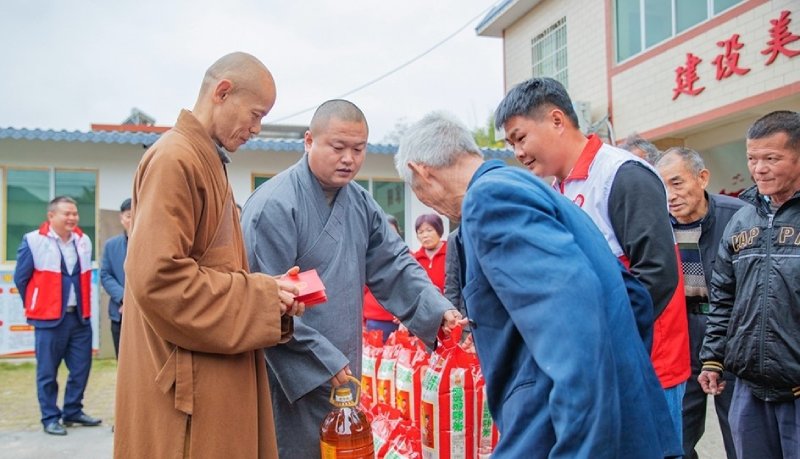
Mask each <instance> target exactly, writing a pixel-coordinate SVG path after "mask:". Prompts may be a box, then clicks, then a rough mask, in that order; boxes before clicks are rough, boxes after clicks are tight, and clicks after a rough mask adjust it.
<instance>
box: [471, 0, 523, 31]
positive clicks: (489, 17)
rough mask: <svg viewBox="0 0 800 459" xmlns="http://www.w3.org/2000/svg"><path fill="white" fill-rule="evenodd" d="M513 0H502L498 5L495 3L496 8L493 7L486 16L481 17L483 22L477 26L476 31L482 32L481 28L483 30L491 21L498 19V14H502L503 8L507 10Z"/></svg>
mask: <svg viewBox="0 0 800 459" xmlns="http://www.w3.org/2000/svg"><path fill="white" fill-rule="evenodd" d="M513 1H514V0H504V1H503V2H500V3H498V4H497V5H495V6H494V8H492V9H491V11H489V12H488V13H486V16H484V17H483V19H481V22H479V23H478V25H477V26H475V32H478V33H480V31H481V30H483V29H484V28H485V27H486V26H488V25H489V24H490V23H491V22H493V21H494V20H495V19H497V16H500V13H502V12H503V10H505V9H506V7H507V6H508V5H509V4H510V3H511V2H513Z"/></svg>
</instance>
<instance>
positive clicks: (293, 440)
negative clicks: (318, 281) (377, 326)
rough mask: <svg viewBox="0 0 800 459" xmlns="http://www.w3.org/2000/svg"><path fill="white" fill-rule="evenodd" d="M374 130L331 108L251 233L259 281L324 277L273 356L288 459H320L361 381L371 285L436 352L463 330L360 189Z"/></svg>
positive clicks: (359, 117) (278, 421) (253, 219)
mask: <svg viewBox="0 0 800 459" xmlns="http://www.w3.org/2000/svg"><path fill="white" fill-rule="evenodd" d="M367 133H368V128H367V122H366V119H365V118H364V114H363V113H362V112H361V110H360V109H359V108H358V107H356V106H355V105H353V104H352V103H350V102H348V101H344V100H332V101H328V102H325V103H324V104H322V105H321V106H320V107H319V108H318V109H317V111H316V113H315V114H314V116H313V118H312V120H311V125H310V127H309V130H308V131H306V134H305V150H306V154H305V155H304V156H303V157H302V158H301V159H300V161H299V162H297V163H296V164H295V165H294V166H292V167H291V168H289V169H287V170H286V171H284V172H282V173H280V174H278V175H276V176H275V177H273V178H272V179H270V180H269V181H268V182H266V183H265V184H263V185H262V186H260V187H259V188H258V189H257V190H256V191H255V192H254V193H253V195H252V196H250V199H249V200H248V201H247V203H246V204H245V206H244V210H243V213H242V227H243V231H244V238H245V245H246V247H247V258H248V260H249V262H250V269H251V270H252V271H253V272H263V273H268V274H279V273H282V272H286V271H287V270H288V269H289V268H292V267H293V266H295V265H297V266H299V267H300V270H302V271H305V270H308V269H316V270H317V272H318V273H319V275H320V277H321V278H322V281H323V283H324V284H325V287H326V294H327V297H328V301H327V302H326V303H322V304H320V305H317V306H314V307H312V308H309V309H308V310H306V312H305V314H304V315H303V316H302V318H300V317H296V318H295V322H294V335H293V337H292V338H291V339H290V340H289V341H288V342H287V343H284V344H281V345H279V346H277V347H272V348H269V349H267V350H266V353H267V361H268V364H269V365H268V368H269V377H270V382H271V384H272V387H273V391H272V401H273V410H274V415H275V425H276V431H277V437H278V450H279V454H280V457H281V458H287V459H294V458H309V459H311V458H313V459H317V458H319V457H320V441H319V427H320V424H321V423H322V420H323V419H324V417H325V415H326V414H327V413H328V412H329V411H330V410H331V409H332V407H331V405H330V403H329V401H328V397H329V396H330V392H331V387H332V386H334V387H336V386H339V385H341V384H343V383H345V382H346V381H347V376H348V375H350V374H352V375H353V376H355V377H357V378H360V376H361V323H362V303H363V292H364V288H363V287H364V285H365V284H366V285H367V286H368V287H369V288H370V290H371V291H372V293H373V294H374V295H375V297H376V298H377V299H378V301H379V302H380V303H381V304H382V305H383V306H384V307H385V308H386V309H387V310H389V312H391V313H392V314H394V315H395V316H396V317H397V318H399V319H400V321H401V322H402V323H403V324H405V325H406V326H407V327H408V328H409V330H411V332H413V333H414V334H415V335H417V336H418V337H420V338H421V339H422V340H424V341H425V342H426V343H427V344H428V345H429V346H433V344H434V342H435V337H436V333H437V332H438V330H439V329H440V327H442V328H443V329H444V332H445V333H447V332H449V330H450V329H452V327H454V326H455V325H456V324H463V323H465V322H466V319H462V317H461V314H460V313H459V312H458V311H457V310H455V309H454V308H453V306H452V305H451V304H450V303H449V302H448V301H447V300H446V299H445V298H444V297H443V296H442V295H441V294H440V293H439V289H438V288H436V286H434V285H433V284H432V283H431V281H430V279H429V278H428V276H427V275H426V274H425V271H424V270H423V269H422V268H421V267H420V265H419V264H418V263H417V262H416V261H415V260H414V258H413V257H411V255H410V253H409V250H408V247H407V246H406V244H405V243H404V242H403V240H402V239H400V236H398V235H397V233H396V232H395V231H394V230H393V229H392V228H391V227H390V226H389V224H388V223H387V221H386V218H385V217H384V213H383V210H381V208H380V206H379V205H378V204H377V203H376V202H375V200H374V199H373V198H372V197H371V196H370V195H369V193H368V192H367V191H366V190H365V189H364V188H362V187H361V186H359V185H358V184H356V183H352V182H351V181H352V180H353V178H354V177H355V176H356V174H358V171H359V169H360V168H361V164H362V163H363V161H364V156H365V154H366V147H367Z"/></svg>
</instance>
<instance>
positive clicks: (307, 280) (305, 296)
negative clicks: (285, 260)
mask: <svg viewBox="0 0 800 459" xmlns="http://www.w3.org/2000/svg"><path fill="white" fill-rule="evenodd" d="M299 271H300V269H299V268H297V267H296V266H295V267H294V268H292V269H290V270H289V271H287V272H286V274H284V275H283V276H281V277H280V278H279V280H280V281H281V282H286V283H291V284H292V285H294V286H295V287H296V289H297V293H296V294H295V296H294V300H295V301H298V302H300V303H303V304H304V305H305V306H306V307H311V306H315V305H317V304H320V303H324V302H326V301H328V297H327V295H325V286H324V285H323V284H322V279H320V277H319V274H317V270H316V269H310V270H308V271H303V272H299Z"/></svg>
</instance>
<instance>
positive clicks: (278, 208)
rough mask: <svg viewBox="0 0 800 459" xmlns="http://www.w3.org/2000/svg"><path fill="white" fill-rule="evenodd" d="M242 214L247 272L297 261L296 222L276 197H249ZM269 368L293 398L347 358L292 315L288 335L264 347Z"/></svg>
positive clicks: (278, 269) (277, 269) (276, 269)
mask: <svg viewBox="0 0 800 459" xmlns="http://www.w3.org/2000/svg"><path fill="white" fill-rule="evenodd" d="M247 204H248V205H245V208H244V211H243V214H242V223H243V224H242V230H243V232H244V240H245V245H246V246H247V255H248V260H249V262H250V270H251V271H252V272H262V273H266V274H270V275H277V274H282V273H285V272H286V271H287V270H288V269H289V268H291V267H292V266H294V265H295V263H296V262H297V258H298V255H297V247H298V238H297V227H296V223H295V217H296V216H295V215H293V212H294V211H293V209H291V208H289V207H288V206H286V205H285V204H283V203H282V202H281V201H280V200H275V199H269V200H261V199H256V200H254V202H250V201H248V203H247ZM266 355H267V361H268V362H269V366H270V368H271V369H272V370H273V373H274V374H275V376H276V377H277V378H278V381H279V382H280V384H281V387H282V388H283V390H284V392H285V393H286V397H287V398H288V399H289V401H291V402H294V401H296V400H297V399H299V398H300V397H302V396H303V395H305V394H307V393H309V392H311V391H312V390H314V389H315V388H317V387H319V386H321V385H323V384H324V383H326V382H327V381H329V380H330V378H331V377H332V376H333V375H335V374H336V373H338V372H339V370H341V369H342V368H344V367H345V365H347V364H348V359H347V357H346V356H345V355H344V354H343V353H342V352H341V351H339V349H337V348H336V346H334V345H333V344H332V343H331V342H330V341H329V340H328V339H327V338H325V336H323V335H322V334H320V333H319V332H318V331H317V330H315V329H314V328H311V327H309V326H307V325H305V324H304V323H303V321H302V320H301V319H298V318H295V321H294V334H293V335H292V338H291V339H290V340H289V341H288V342H286V343H284V344H281V345H280V346H277V347H274V348H270V349H267V350H266Z"/></svg>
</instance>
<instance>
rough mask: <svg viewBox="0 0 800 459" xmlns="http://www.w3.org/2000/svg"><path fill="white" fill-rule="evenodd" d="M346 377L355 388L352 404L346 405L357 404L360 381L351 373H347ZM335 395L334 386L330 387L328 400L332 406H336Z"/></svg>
mask: <svg viewBox="0 0 800 459" xmlns="http://www.w3.org/2000/svg"><path fill="white" fill-rule="evenodd" d="M347 379H348V381H350V383H352V384H353V386H354V387H355V388H356V394H355V396H354V397H353V404H352V405H348V406H357V405H358V401H359V400H361V381H359V380H358V378H356V377H355V376H353V375H348V376H347ZM335 396H336V387H331V396H330V402H331V405H333V406H337V405H336V400H335Z"/></svg>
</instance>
